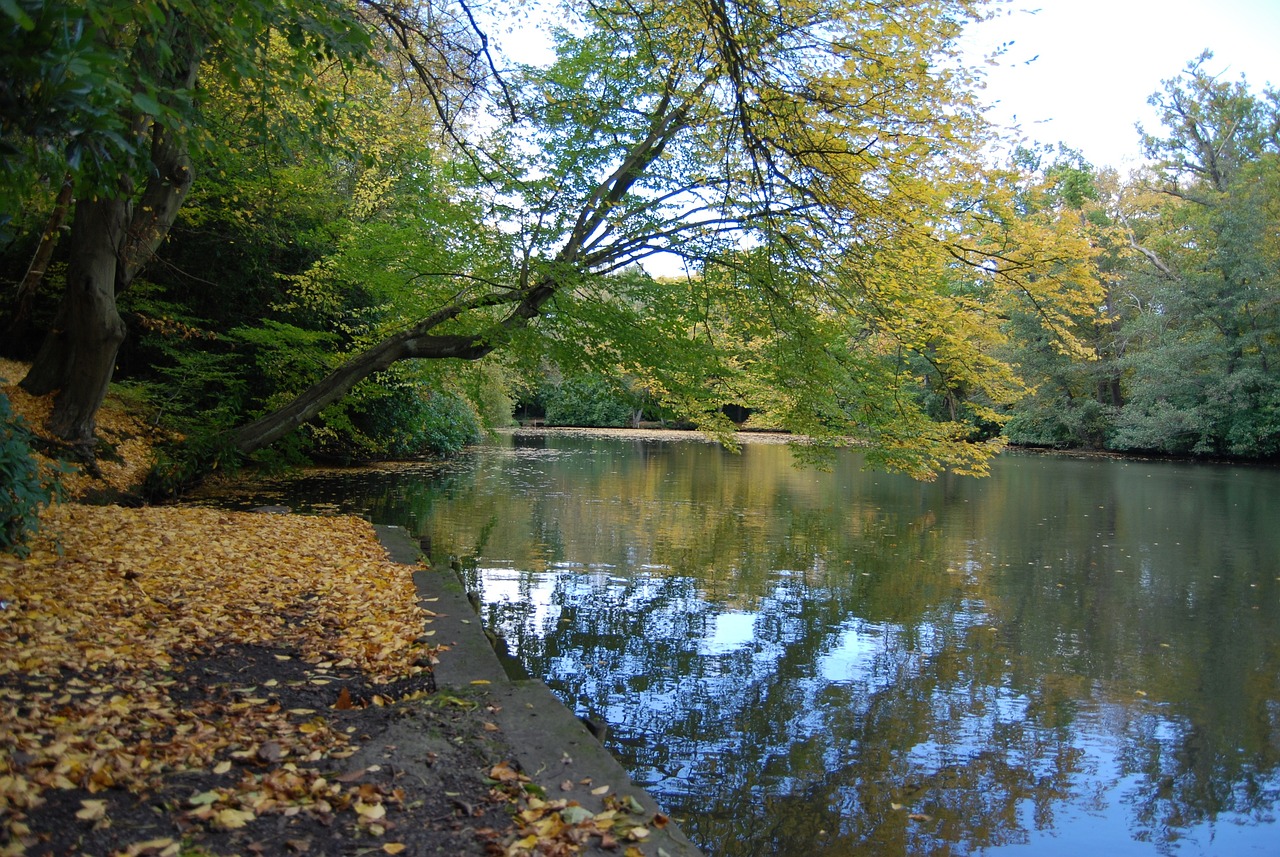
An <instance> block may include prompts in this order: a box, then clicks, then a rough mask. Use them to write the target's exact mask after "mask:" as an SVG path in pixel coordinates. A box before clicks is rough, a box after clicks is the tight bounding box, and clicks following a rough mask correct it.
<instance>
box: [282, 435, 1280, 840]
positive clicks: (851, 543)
mask: <svg viewBox="0 0 1280 857" xmlns="http://www.w3.org/2000/svg"><path fill="white" fill-rule="evenodd" d="M291 491H292V493H293V496H292V497H291V498H289V499H290V501H291V502H294V503H298V504H299V505H304V506H305V503H300V502H299V499H298V498H299V496H304V497H309V498H310V502H312V503H324V502H326V501H328V502H333V503H335V504H337V505H339V506H340V507H342V508H344V509H348V510H352V509H355V510H360V511H364V512H366V513H368V514H370V515H371V517H373V518H374V520H375V521H377V522H380V523H398V524H401V525H403V526H406V527H408V528H409V529H410V531H411V532H412V533H414V534H415V535H418V536H422V537H425V538H429V539H431V542H432V546H433V552H434V553H436V554H437V555H438V557H439V558H443V557H444V556H445V555H447V554H456V555H458V556H459V557H460V558H461V559H462V562H463V573H464V576H465V577H466V578H467V584H468V586H469V587H470V588H472V589H474V590H476V591H478V592H479V593H480V594H481V597H482V599H483V603H484V611H485V618H486V620H487V622H488V624H489V625H490V626H492V627H494V628H495V629H497V630H498V631H499V632H500V633H502V634H503V635H505V636H506V638H507V639H508V640H509V642H510V645H511V648H512V650H513V652H515V653H516V654H517V655H518V657H519V658H520V660H521V661H522V662H523V663H524V665H525V667H526V668H527V670H528V671H529V673H531V674H532V675H535V676H537V677H540V678H542V679H544V680H545V681H546V682H547V684H548V685H549V686H550V687H551V688H552V689H553V690H554V691H555V692H556V693H557V694H558V695H559V696H560V698H561V699H563V700H564V701H565V703H566V704H567V705H569V707H571V708H574V709H576V710H577V711H578V712H579V713H581V714H583V715H587V716H590V717H592V718H594V719H597V720H603V721H606V722H607V723H608V726H609V734H608V739H607V744H608V746H609V747H610V749H611V750H613V752H614V753H615V755H617V756H618V758H619V759H620V760H621V761H622V763H623V765H624V766H625V767H626V768H627V769H628V770H629V771H630V772H631V774H632V776H633V778H634V779H635V780H636V782H638V783H639V784H641V785H643V786H644V787H646V788H647V789H648V790H649V791H650V792H651V793H653V794H654V796H655V797H656V798H657V799H658V800H659V802H660V803H663V804H664V805H665V806H666V808H667V809H668V810H669V811H670V812H671V813H672V814H673V815H674V816H676V817H677V818H678V819H679V820H680V823H681V826H682V827H683V829H684V830H685V832H686V833H688V834H689V835H690V837H691V838H693V839H694V840H695V841H696V842H698V843H699V844H700V845H701V846H702V847H703V848H704V849H705V850H706V851H707V852H708V853H709V854H713V855H767V854H777V855H796V857H799V855H804V856H805V857H809V855H882V854H949V855H953V854H984V855H1012V857H1020V855H1027V857H1030V855H1036V857H1039V855H1059V854H1060V855H1080V854H1089V853H1090V852H1093V853H1098V854H1107V855H1127V854H1134V855H1137V854H1144V855H1150V854H1178V855H1202V854H1205V855H1208V854H1213V855H1217V854H1221V855H1237V854H1272V855H1275V854H1280V823H1277V811H1278V810H1280V472H1277V471H1276V470H1274V469H1261V468H1259V469H1252V468H1237V467H1225V466H1208V465H1189V464H1174V463H1142V462H1123V461H1114V460H1089V459H1072V458H1064V457H1049V456H1036V455H1020V454H1006V455H1004V456H1002V457H1001V458H1000V459H999V460H998V461H997V462H996V464H995V466H994V467H993V470H992V474H991V476H990V477H989V478H987V479H985V480H981V479H973V478H967V477H948V476H944V477H942V478H940V479H939V480H938V481H937V482H934V483H931V484H921V483H917V482H913V481H911V480H909V479H906V478H901V477H894V476H886V475H884V474H877V473H870V472H864V471H862V470H861V468H860V462H859V459H858V457H857V456H856V455H855V454H853V453H849V454H844V455H841V456H839V457H837V459H836V460H835V461H834V463H833V466H832V467H831V469H830V470H829V471H826V472H823V471H819V470H815V469H812V468H809V467H804V466H797V465H796V463H795V461H794V460H793V456H792V453H791V451H790V450H789V448H788V447H786V446H785V445H778V444H763V443H760V444H757V443H751V444H747V445H745V446H744V448H743V451H742V453H741V454H739V455H734V454H731V453H728V452H725V451H723V450H721V449H720V448H719V447H717V446H714V445H712V444H709V443H705V442H701V441H698V440H683V441H656V440H645V439H636V438H630V437H628V438H591V437H580V436H565V435H556V434H549V435H539V436H523V435H516V436H505V437H503V438H499V439H498V441H496V442H495V443H494V444H492V445H489V446H486V447H482V448H479V449H477V450H475V451H474V452H473V453H471V454H469V455H467V456H466V457H465V458H463V459H460V460H457V461H454V462H451V463H449V464H447V465H443V466H441V467H439V468H438V469H434V470H431V471H430V472H427V473H424V472H422V471H421V470H414V469H412V468H411V469H407V470H404V471H401V472H392V473H385V474H380V475H366V476H363V477H361V479H360V481H359V482H356V483H352V482H349V481H339V482H333V481H329V482H324V481H316V480H308V481H304V482H302V483H299V484H298V485H297V486H295V488H294V489H291ZM299 491H300V492H302V493H301V494H298V492H299ZM339 497H340V498H341V499H340V500H338V499H335V498H339Z"/></svg>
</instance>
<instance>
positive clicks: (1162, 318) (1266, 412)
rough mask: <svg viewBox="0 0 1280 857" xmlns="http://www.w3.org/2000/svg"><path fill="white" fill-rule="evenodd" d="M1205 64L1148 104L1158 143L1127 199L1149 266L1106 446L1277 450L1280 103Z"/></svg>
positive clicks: (1132, 287) (1135, 284)
mask: <svg viewBox="0 0 1280 857" xmlns="http://www.w3.org/2000/svg"><path fill="white" fill-rule="evenodd" d="M1210 59H1211V55H1210V54H1204V55H1202V56H1201V57H1199V58H1198V59H1197V60H1195V61H1193V62H1191V63H1189V64H1188V66H1187V68H1186V70H1185V71H1184V72H1183V74H1182V75H1181V76H1180V77H1178V78H1174V79H1172V80H1168V81H1166V82H1165V85H1164V91H1163V92H1161V93H1158V94H1157V95H1155V96H1153V97H1152V104H1153V105H1154V106H1155V107H1156V108H1157V109H1158V110H1159V111H1160V118H1161V121H1162V123H1163V125H1164V133H1165V134H1166V136H1163V137H1162V136H1157V135H1156V134H1147V135H1145V136H1144V142H1145V145H1146V149H1147V154H1148V156H1149V157H1151V158H1153V159H1155V160H1156V164H1157V165H1156V167H1155V169H1154V171H1153V173H1152V176H1151V178H1150V181H1149V182H1148V183H1147V185H1146V187H1145V188H1143V187H1138V188H1135V189H1134V190H1133V192H1132V193H1131V194H1130V197H1129V201H1128V203H1127V211H1126V218H1125V221H1126V225H1127V226H1128V227H1129V230H1130V240H1131V246H1132V248H1133V250H1134V251H1135V252H1136V253H1137V254H1139V256H1140V258H1141V259H1142V262H1143V264H1142V265H1140V266H1135V268H1134V272H1133V274H1132V275H1131V276H1130V277H1129V278H1128V279H1127V283H1126V288H1127V289H1128V291H1129V293H1130V296H1131V297H1130V300H1129V304H1130V306H1131V308H1132V310H1131V311H1130V313H1129V314H1128V317H1127V320H1126V322H1125V331H1126V335H1127V336H1128V337H1129V338H1130V340H1131V342H1132V343H1133V346H1134V347H1133V349H1132V351H1131V352H1130V355H1129V357H1128V358H1127V360H1126V366H1127V370H1128V371H1127V376H1126V385H1127V389H1128V396H1127V401H1126V404H1125V407H1124V409H1123V411H1122V413H1121V417H1120V420H1119V423H1118V426H1117V431H1116V435H1115V437H1114V439H1113V445H1114V446H1115V447H1116V448H1119V449H1144V450H1157V451H1162V452H1173V453H1194V454H1230V455H1245V456H1267V455H1274V454H1276V453H1277V452H1280V380H1278V379H1280V373H1278V371H1277V369H1278V367H1280V238H1278V236H1277V230H1276V223H1277V222H1280V95H1278V94H1277V93H1276V92H1275V91H1274V90H1267V91H1265V92H1264V93H1263V94H1262V95H1261V96H1260V97H1259V96H1255V95H1253V94H1252V93H1251V92H1250V91H1249V89H1248V87H1247V86H1246V84H1245V82H1244V81H1237V82H1226V81H1223V80H1221V79H1219V78H1218V77H1217V76H1215V75H1213V74H1211V73H1210V72H1209V71H1208V69H1207V64H1208V62H1209V60H1210Z"/></svg>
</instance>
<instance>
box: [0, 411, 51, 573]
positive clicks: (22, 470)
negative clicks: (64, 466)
mask: <svg viewBox="0 0 1280 857" xmlns="http://www.w3.org/2000/svg"><path fill="white" fill-rule="evenodd" d="M0 420H2V421H3V422H0V550H2V551H4V552H6V553H12V554H15V555H17V556H20V557H22V556H26V555H27V552H28V548H27V547H26V541H27V538H28V537H29V536H30V535H31V534H32V533H34V532H35V531H36V530H37V529H39V527H40V509H41V508H42V507H44V506H47V505H49V504H50V503H52V502H53V501H54V500H56V499H61V498H62V496H63V490H62V484H61V483H60V482H59V481H58V478H57V474H56V473H52V474H48V475H46V474H45V473H42V472H41V468H40V464H39V462H38V461H37V460H36V458H35V456H34V455H33V453H32V451H31V431H30V429H28V428H27V424H26V421H25V420H23V419H22V417H21V416H20V415H18V414H15V413H14V412H13V408H12V407H11V406H10V405H9V397H8V396H6V395H4V394H3V393H0Z"/></svg>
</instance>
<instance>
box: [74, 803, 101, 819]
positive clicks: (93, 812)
mask: <svg viewBox="0 0 1280 857" xmlns="http://www.w3.org/2000/svg"><path fill="white" fill-rule="evenodd" d="M80 807H81V808H80V810H79V811H78V812H76V818H78V819H80V820H81V821H99V820H101V819H103V818H105V817H106V815H107V802H106V801H105V800H82V801H80Z"/></svg>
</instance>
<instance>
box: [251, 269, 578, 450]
mask: <svg viewBox="0 0 1280 857" xmlns="http://www.w3.org/2000/svg"><path fill="white" fill-rule="evenodd" d="M555 292H556V284H555V283H553V282H551V281H543V282H541V283H540V284H538V285H536V286H533V287H531V288H530V289H529V290H528V291H526V292H523V293H520V292H516V293H513V294H512V295H511V296H508V297H504V298H494V299H487V300H486V299H481V300H480V301H477V302H476V303H475V304H471V305H454V306H450V307H446V308H444V309H442V310H440V311H439V312H436V313H434V314H432V315H431V316H429V317H427V318H425V319H423V320H422V321H420V322H418V324H416V325H414V326H413V327H411V328H409V329H408V330H405V331H402V332H400V333H397V334H395V335H394V336H391V337H388V338H387V339H384V340H383V341H382V342H379V343H378V344H377V345H374V346H373V347H372V348H369V349H367V350H366V351H364V352H362V353H360V354H357V355H356V356H355V357H353V358H351V359H350V360H348V361H347V362H346V363H344V364H342V365H341V366H339V367H338V368H337V369H334V370H333V371H332V372H330V373H329V374H328V375H326V376H325V377H324V378H323V379H321V380H320V381H318V382H316V383H315V384H313V385H311V387H310V388H308V389H307V390H305V391H304V392H303V393H301V394H300V395H299V396H298V397H297V398H295V399H294V400H293V401H291V402H289V403H288V404H287V405H285V406H284V407H281V408H277V409H276V410H274V411H272V412H271V413H269V414H266V415H265V416H263V417H260V418H259V419H257V420H254V421H253V422H251V423H249V424H248V425H245V426H242V427H240V428H239V429H236V430H235V432H234V433H233V434H232V444H233V445H234V446H235V448H236V451H238V452H239V453H240V454H241V455H248V454H249V453H252V452H256V451H257V450H259V449H262V448H264V447H267V446H270V445H271V444H273V443H275V442H276V441H277V440H279V439H280V438H282V437H284V436H285V435H286V434H288V433H289V432H291V431H293V430H294V429H296V428H298V427H299V426H301V425H302V424H303V423H305V422H307V421H308V420H310V419H312V418H314V417H315V416H316V415H317V414H319V413H320V412H321V411H322V410H324V409H325V408H327V407H328V406H329V405H331V404H333V403H334V402H336V401H338V399H341V398H342V397H343V396H345V395H346V394H347V392H348V391H350V389H351V388H352V387H354V386H355V385H356V384H358V383H360V382H361V381H363V380H364V379H365V378H368V377H369V376H370V375H372V374H373V373H375V372H381V371H382V370H383V369H386V368H387V367H389V366H390V365H391V364H393V363H395V362H397V361H400V360H410V359H415V358H417V359H428V360H439V359H444V358H450V357H451V358H454V359H455V360H479V359H480V358H481V357H484V356H485V355H487V354H489V353H491V352H492V351H493V350H494V349H495V348H497V347H498V345H499V344H500V343H501V342H502V340H503V339H504V338H505V336H506V335H507V334H508V333H509V332H510V331H512V330H514V329H517V328H520V327H523V326H524V325H526V324H528V323H529V322H530V321H531V320H532V319H534V318H536V317H537V316H538V314H539V312H540V311H541V309H542V306H543V305H544V304H545V303H546V302H547V301H549V300H550V299H551V298H552V296H553V295H555ZM501 303H506V304H510V303H515V304H516V306H515V307H514V308H513V309H512V310H511V312H510V313H508V314H507V316H506V317H505V318H503V319H502V320H501V321H499V322H496V323H495V324H493V325H492V326H491V327H490V328H489V329H488V330H486V331H485V332H484V333H481V334H478V335H458V334H452V335H440V334H433V333H432V332H431V331H433V330H435V329H436V328H437V327H439V326H440V325H442V324H444V323H445V322H448V321H452V320H453V319H455V318H457V317H458V316H460V315H462V314H464V313H466V312H468V311H471V310H476V309H479V308H481V307H483V306H496V305H498V304H501Z"/></svg>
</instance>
